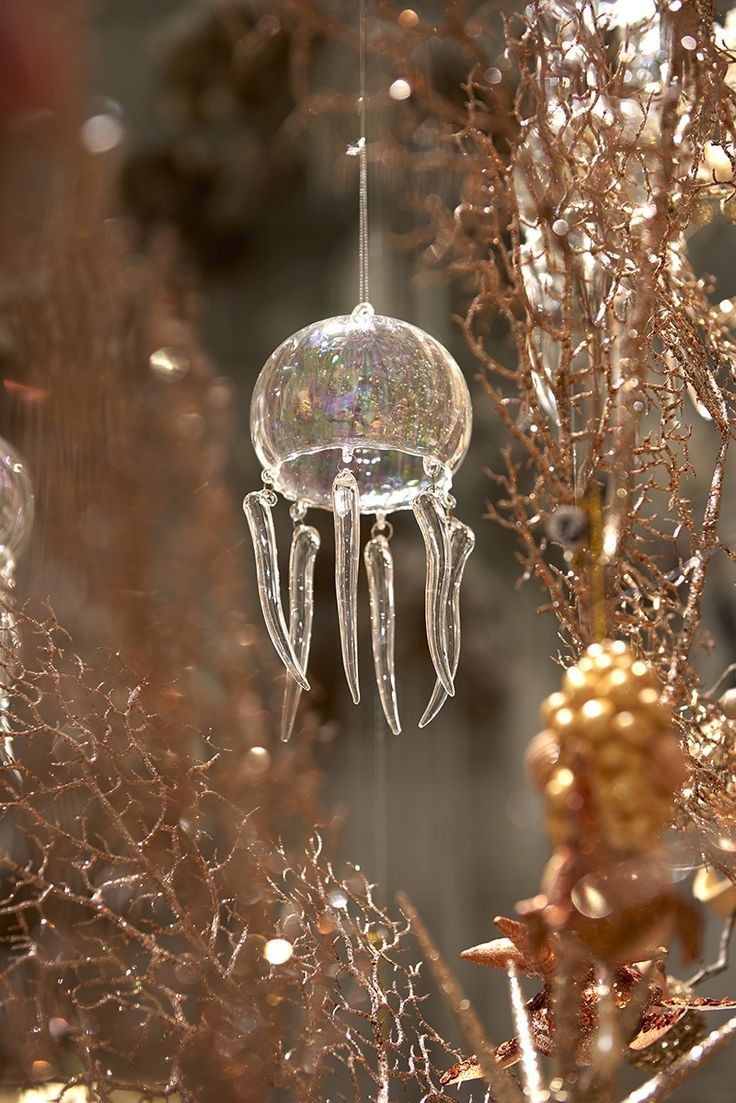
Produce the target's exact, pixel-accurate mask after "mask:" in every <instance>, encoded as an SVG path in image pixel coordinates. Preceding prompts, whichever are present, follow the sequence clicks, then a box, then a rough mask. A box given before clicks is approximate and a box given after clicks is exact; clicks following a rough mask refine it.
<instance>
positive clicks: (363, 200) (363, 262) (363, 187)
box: [358, 0, 370, 303]
mask: <svg viewBox="0 0 736 1103" xmlns="http://www.w3.org/2000/svg"><path fill="white" fill-rule="evenodd" d="M358 35H359V39H360V45H359V54H360V100H359V116H360V139H359V141H358V155H359V158H360V164H359V173H360V180H359V185H358V264H359V281H358V282H359V290H358V301H359V302H361V303H367V302H368V301H369V295H370V291H369V282H368V150H367V147H366V91H365V88H366V76H365V74H366V61H365V53H366V51H365V0H358Z"/></svg>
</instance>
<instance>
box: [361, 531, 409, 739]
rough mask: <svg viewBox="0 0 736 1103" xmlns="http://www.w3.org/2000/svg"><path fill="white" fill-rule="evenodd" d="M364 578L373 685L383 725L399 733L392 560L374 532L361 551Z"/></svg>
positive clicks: (389, 551)
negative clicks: (367, 604)
mask: <svg viewBox="0 0 736 1103" xmlns="http://www.w3.org/2000/svg"><path fill="white" fill-rule="evenodd" d="M363 558H364V559H365V569H366V574H367V575H368V595H369V598H370V610H371V643H372V645H373V665H374V667H375V671H376V684H377V686H378V694H379V697H380V698H381V707H382V708H383V714H384V716H385V717H386V722H387V723H388V726H389V727H390V729H391V731H392V732H393V733H394V735H398V734H399V732H400V731H401V722H400V720H399V707H398V702H397V700H396V676H395V670H394V626H395V621H396V611H395V606H394V561H393V557H392V555H391V548H390V546H389V542H388V540H387V538H386V537H385V536H383V535H382V534H381V533H378V534H377V535H376V536H373V537H372V538H371V539H370V540H369V541H368V543H367V544H366V546H365V550H364V552H363Z"/></svg>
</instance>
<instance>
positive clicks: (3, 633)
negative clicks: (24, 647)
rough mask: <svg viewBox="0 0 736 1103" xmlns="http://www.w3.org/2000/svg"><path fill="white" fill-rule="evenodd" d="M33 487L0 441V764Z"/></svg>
mask: <svg viewBox="0 0 736 1103" xmlns="http://www.w3.org/2000/svg"><path fill="white" fill-rule="evenodd" d="M33 513H34V498H33V484H32V482H31V477H30V475H29V473H28V467H27V466H26V463H25V461H24V460H23V459H21V457H20V456H19V455H18V453H17V452H15V450H14V449H13V448H11V447H10V445H9V444H8V443H7V442H6V441H4V440H3V439H2V438H0V762H2V763H4V764H5V765H8V764H9V763H12V762H14V761H15V759H14V756H13V743H12V734H11V732H12V728H11V723H10V692H11V688H12V684H13V678H14V677H15V673H16V670H17V665H18V658H19V651H20V639H19V636H18V629H17V624H16V618H15V611H14V602H13V590H14V589H15V564H16V560H17V557H18V556H19V555H20V553H21V552H22V551H23V549H24V548H25V546H26V544H27V543H28V538H29V536H30V534H31V528H32V527H33Z"/></svg>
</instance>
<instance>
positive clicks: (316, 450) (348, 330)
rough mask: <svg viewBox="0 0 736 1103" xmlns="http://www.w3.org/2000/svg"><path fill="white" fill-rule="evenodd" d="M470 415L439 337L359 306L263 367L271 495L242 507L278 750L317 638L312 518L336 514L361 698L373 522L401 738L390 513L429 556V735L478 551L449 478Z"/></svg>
mask: <svg viewBox="0 0 736 1103" xmlns="http://www.w3.org/2000/svg"><path fill="white" fill-rule="evenodd" d="M471 424H472V410H471V405H470V396H469V394H468V388H467V386H466V384H465V380H464V378H463V375H462V372H461V371H460V368H459V367H458V365H457V364H456V362H455V360H454V359H453V358H452V356H451V355H450V353H449V352H448V351H447V349H445V348H444V347H443V346H442V345H441V344H440V343H439V342H438V341H436V340H435V339H434V338H433V337H430V336H429V335H428V334H427V333H424V332H423V331H422V330H420V329H418V328H417V327H415V326H412V325H409V324H408V323H407V322H402V321H399V320H398V319H396V318H388V317H383V316H381V315H377V314H375V313H374V311H373V308H372V307H371V306H370V305H369V304H368V303H362V304H360V305H359V306H357V307H356V308H355V310H354V311H353V312H352V314H349V315H343V316H340V317H337V318H329V319H327V320H325V321H321V322H315V323H314V324H313V325H310V326H307V327H306V328H305V329H302V330H300V331H299V332H298V333H295V334H294V335H293V336H292V337H289V339H288V340H286V341H284V343H283V344H282V345H280V346H279V347H278V348H277V349H276V351H275V352H274V353H273V355H272V356H271V357H270V358H269V360H268V361H267V362H266V364H265V366H264V367H263V369H262V371H261V373H260V375H259V377H258V380H257V382H256V386H255V390H254V392H253V399H252V404H251V436H252V440H253V447H254V448H255V451H256V453H257V455H258V458H259V460H260V461H261V463H262V464H263V476H262V478H263V484H264V487H263V489H262V490H257V491H254V492H253V493H251V494H248V495H247V496H246V498H245V500H244V502H243V509H244V511H245V515H246V518H247V520H248V525H249V528H250V533H251V537H252V540H253V545H254V549H255V556H256V569H257V576H258V592H259V597H260V602H261V608H262V611H263V615H264V619H265V622H266V626H267V628H268V631H269V634H270V636H271V640H272V641H273V644H274V647H275V648H276V651H277V652H278V655H279V657H280V658H281V660H282V662H283V663H284V665H285V667H286V669H287V672H288V676H287V684H286V689H285V697H284V710H283V717H282V732H281V734H282V738H283V739H288V738H289V736H290V734H291V730H292V727H293V723H294V717H295V715H296V709H297V705H298V703H299V698H300V696H301V691H302V690H305V689H309V683H308V682H307V676H306V668H307V661H308V657H309V645H310V638H311V629H312V581H313V574H314V562H315V557H316V554H317V550H318V548H319V534H318V533H317V530H316V529H315V528H313V527H312V526H311V525H308V524H306V523H305V515H306V512H307V509H308V508H310V507H315V508H318V509H327V510H330V511H331V512H332V513H333V515H334V526H335V587H336V594H337V612H338V622H339V628H340V641H341V648H342V659H343V666H344V669H345V675H346V678H347V682H348V686H349V688H350V693H351V695H352V698H353V701H354V702H355V703H356V704H357V702H358V701H359V700H360V688H359V678H358V645H357V589H358V572H359V564H360V515H361V514H374V515H375V524H374V525H373V528H372V530H371V537H370V540H369V541H368V543H367V544H366V547H365V549H364V555H363V558H364V562H365V567H366V573H367V576H368V590H369V598H370V615H371V639H372V648H373V661H374V667H375V674H376V681H377V685H378V692H379V696H380V700H381V705H382V708H383V712H384V714H385V716H386V720H387V722H388V724H389V727H390V728H391V729H392V731H394V732H396V733H398V732H399V731H400V730H401V725H400V721H399V713H398V705H397V699H396V680H395V673H394V620H395V611H394V568H393V558H392V555H391V548H390V539H391V533H392V528H391V525H390V523H389V522H388V520H387V515H388V514H390V513H392V512H393V511H395V510H402V509H412V510H413V511H414V515H415V517H416V519H417V522H418V524H419V528H420V530H421V532H422V536H423V538H424V542H425V548H426V556H427V572H426V595H425V612H426V626H427V639H428V643H429V651H430V655H431V658H432V663H433V665H434V668H435V671H436V676H437V681H436V684H435V687H434V690H433V693H432V696H431V698H430V701H429V703H428V705H427V708H426V709H425V712H424V714H423V716H422V718H421V720H420V727H423V726H424V725H425V724H428V723H429V722H430V720H432V719H433V718H434V717H435V716H436V715H437V713H438V712H439V710H440V708H441V707H442V705H443V704H444V702H445V700H446V699H447V697H448V696H452V695H453V694H454V685H453V682H454V678H455V673H456V671H457V664H458V658H459V652H460V619H459V598H460V584H461V581H462V575H463V570H464V567H465V563H466V561H467V558H468V556H469V554H470V552H471V551H472V549H473V545H474V542H475V538H474V535H473V533H472V531H471V530H470V529H469V528H468V527H467V525H464V524H463V523H462V522H461V521H458V520H457V519H456V518H455V517H454V516H453V514H452V509H453V506H454V499H453V498H452V496H451V494H450V488H451V484H452V476H453V473H454V471H455V470H456V469H457V468H458V467H459V465H460V463H461V462H462V460H463V458H464V456H465V453H466V451H467V448H468V443H469V441H470V431H471ZM277 491H278V492H279V493H281V494H282V495H283V496H284V497H285V498H286V499H287V500H289V501H291V502H292V503H293V504H292V507H291V516H292V519H293V520H294V533H293V539H292V546H291V556H290V564H289V623H288V626H287V623H286V618H285V615H284V611H283V608H282V604H281V595H280V584H279V568H278V559H277V550H276V537H275V533H274V525H273V517H272V510H273V507H274V506H275V505H276V502H277V495H276V492H277Z"/></svg>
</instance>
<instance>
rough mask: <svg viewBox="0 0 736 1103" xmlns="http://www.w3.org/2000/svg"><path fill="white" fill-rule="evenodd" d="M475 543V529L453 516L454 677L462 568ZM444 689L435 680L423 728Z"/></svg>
mask: <svg viewBox="0 0 736 1103" xmlns="http://www.w3.org/2000/svg"><path fill="white" fill-rule="evenodd" d="M474 547H475V533H474V532H473V530H472V529H471V528H469V527H468V525H464V524H463V522H462V521H458V519H457V518H456V517H453V518H452V519H451V520H450V593H449V598H448V602H447V654H448V656H449V659H450V667H451V670H452V678H453V681H454V679H455V675H456V674H457V666H458V662H459V661H460V587H461V585H462V581H463V572H464V571H465V564H466V563H467V561H468V559H469V557H470V553H471V552H472V551H473V548H474ZM446 700H447V694H446V693H445V690H444V687H443V685H442V682H440V680H439V679H437V681H436V682H435V686H434V690H433V692H432V696H431V697H430V699H429V703H428V705H427V707H426V709H425V710H424V713H423V714H422V718H421V720H420V721H419V727H420V728H426V726H427V724H429V723H431V722H432V720H434V718H435V716H436V715H437V713H438V712H439V711H440V709H441V708H442V706H443V705H444V703H445V701H446Z"/></svg>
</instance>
